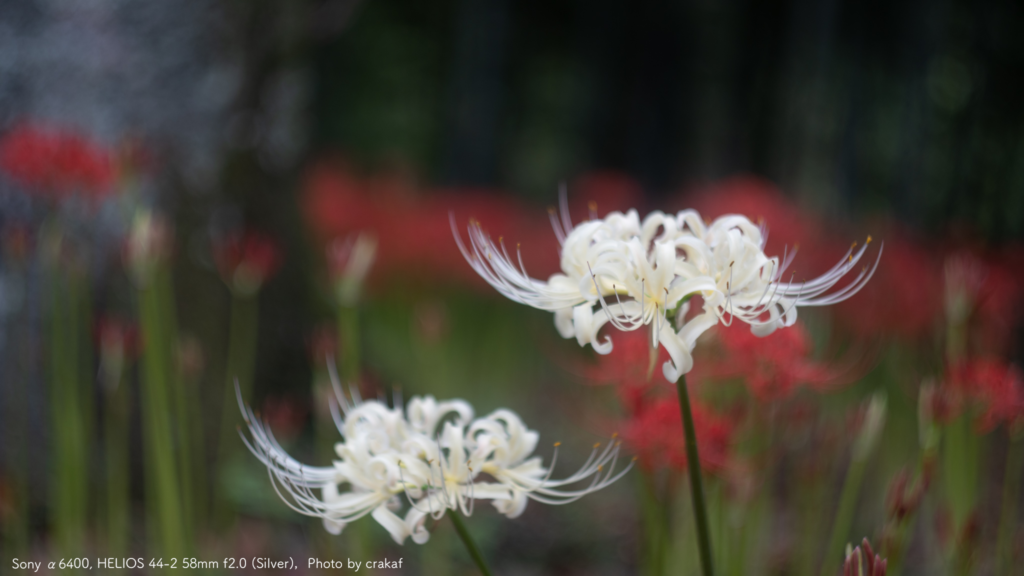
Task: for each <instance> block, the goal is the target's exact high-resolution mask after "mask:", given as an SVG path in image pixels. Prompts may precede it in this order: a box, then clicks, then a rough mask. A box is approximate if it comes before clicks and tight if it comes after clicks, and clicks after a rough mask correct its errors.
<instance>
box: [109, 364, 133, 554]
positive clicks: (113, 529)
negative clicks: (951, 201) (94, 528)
mask: <svg viewBox="0 0 1024 576" xmlns="http://www.w3.org/2000/svg"><path fill="white" fill-rule="evenodd" d="M113 377H114V378H115V381H113V382H110V383H109V385H108V386H107V387H106V414H105V419H104V431H103V432H104V444H105V446H104V448H105V452H106V455H107V458H106V462H107V502H106V504H107V518H106V532H107V540H106V546H107V553H108V554H110V555H111V556H113V557H122V556H124V555H125V554H127V552H128V531H129V526H128V522H129V521H128V518H129V515H128V490H129V488H128V438H129V436H128V405H129V403H128V390H127V386H126V384H125V382H124V373H123V371H120V372H119V373H118V374H116V375H114V376H113Z"/></svg>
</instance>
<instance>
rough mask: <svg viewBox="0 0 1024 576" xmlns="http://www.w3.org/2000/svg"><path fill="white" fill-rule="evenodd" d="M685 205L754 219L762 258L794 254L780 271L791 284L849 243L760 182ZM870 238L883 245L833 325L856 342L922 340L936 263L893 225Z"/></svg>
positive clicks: (714, 190) (727, 187) (937, 304)
mask: <svg viewBox="0 0 1024 576" xmlns="http://www.w3.org/2000/svg"><path fill="white" fill-rule="evenodd" d="M688 207H693V208H696V209H697V210H699V211H700V213H701V215H702V216H704V217H705V218H708V219H714V218H716V217H718V216H721V215H723V214H727V213H735V214H743V215H745V216H747V217H748V218H750V219H751V220H753V221H755V222H757V221H762V222H763V223H764V225H765V227H766V228H767V230H768V241H767V245H766V246H765V253H766V254H768V255H769V256H773V255H777V256H779V257H781V256H782V255H783V254H784V253H786V252H792V251H793V250H797V256H796V258H795V260H794V261H793V265H792V266H791V267H790V269H789V271H787V274H790V275H791V278H792V281H794V282H800V280H801V279H802V278H804V277H807V278H811V277H815V276H817V275H818V274H820V273H821V272H824V271H825V270H828V269H829V268H831V267H832V266H833V265H834V264H835V263H836V262H837V261H838V260H839V259H840V258H842V257H843V254H845V253H846V249H847V248H848V247H849V246H850V243H851V242H852V241H853V240H854V239H855V238H856V237H855V236H853V234H852V233H851V234H837V233H836V232H834V228H835V225H834V223H826V222H825V221H824V220H823V219H821V218H820V217H818V216H817V215H814V214H812V213H810V212H808V211H806V210H803V209H801V208H800V207H798V206H797V205H796V204H795V203H794V202H793V201H791V200H789V199H788V198H786V197H785V196H784V195H783V194H782V192H781V191H780V190H779V189H778V188H777V187H775V186H774V185H773V184H772V183H770V182H768V181H767V180H764V179H761V178H756V177H751V176H741V177H735V178H730V179H727V180H724V181H722V182H720V183H717V184H715V185H713V186H710V187H708V188H705V189H703V190H700V191H698V192H697V194H695V195H694V196H693V197H692V198H691V199H690V202H689V203H688ZM873 234H874V237H875V241H876V242H879V241H880V243H884V249H883V254H882V258H881V261H880V262H879V264H878V268H877V270H876V271H875V275H874V276H873V277H872V279H871V281H870V282H868V283H867V285H866V286H865V287H864V289H863V290H861V291H860V293H858V294H857V295H856V296H854V297H853V298H851V299H849V300H847V301H845V302H842V303H840V304H838V305H837V306H836V307H835V314H836V317H837V319H838V320H839V321H840V322H841V324H842V325H843V326H844V327H846V328H848V329H850V330H851V331H853V333H855V334H857V335H859V336H861V337H862V338H867V337H871V338H877V337H878V336H879V335H880V334H887V335H894V336H899V337H905V338H919V337H923V336H926V335H927V334H928V333H929V332H930V331H931V330H932V329H933V328H934V326H935V322H936V320H937V319H939V318H941V310H942V295H941V291H939V290H935V289H934V287H935V286H938V285H940V283H941V279H942V269H941V265H940V261H939V259H938V258H937V257H936V255H935V254H933V253H932V252H931V251H929V250H926V249H924V248H922V247H921V245H920V244H919V243H917V242H915V241H913V240H912V239H911V238H910V236H909V235H908V234H907V233H905V232H903V231H901V230H900V229H898V228H897V227H895V226H892V225H885V226H881V227H880V229H878V230H875V231H873ZM860 241H863V239H860Z"/></svg>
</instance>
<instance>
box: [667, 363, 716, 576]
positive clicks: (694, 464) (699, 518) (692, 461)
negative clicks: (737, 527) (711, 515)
mask: <svg viewBox="0 0 1024 576" xmlns="http://www.w3.org/2000/svg"><path fill="white" fill-rule="evenodd" d="M676 390H677V391H678V392H679V409H680V410H681V411H682V413H683V433H684V435H685V440H686V468H687V469H688V471H689V473H690V496H691V497H692V499H693V515H694V519H695V520H696V526H697V544H698V546H699V550H700V565H701V569H702V573H703V574H704V576H713V575H714V573H715V568H714V566H713V560H712V557H711V533H710V531H709V530H708V511H707V504H706V501H705V498H704V483H703V481H702V479H701V469H700V455H699V453H698V451H697V432H696V430H695V429H694V427H693V412H692V411H691V409H690V393H689V391H688V390H687V386H686V375H685V374H684V375H683V376H680V377H679V380H677V381H676Z"/></svg>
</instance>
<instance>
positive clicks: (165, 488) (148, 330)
mask: <svg viewBox="0 0 1024 576" xmlns="http://www.w3.org/2000/svg"><path fill="white" fill-rule="evenodd" d="M150 280H151V281H150V283H149V285H147V286H144V287H142V288H140V290H139V321H140V324H141V326H142V336H143V342H144V343H145V344H144V349H143V353H142V362H141V363H142V385H141V390H140V391H141V394H140V403H141V405H142V420H143V429H144V436H143V440H144V443H145V446H146V450H145V453H146V456H145V457H146V466H145V472H146V487H147V490H148V492H149V494H148V497H147V500H148V507H149V513H148V518H149V522H150V525H149V529H150V533H151V534H152V535H153V537H155V538H157V540H158V542H159V553H161V554H166V555H168V556H177V555H180V554H181V553H182V552H184V550H185V537H184V531H185V528H184V525H183V521H182V516H181V511H182V510H181V508H182V501H181V491H180V487H179V485H178V484H179V479H180V476H179V474H178V470H177V468H178V466H177V463H178V461H177V458H176V457H175V450H174V430H173V427H172V412H171V407H172V406H173V404H172V403H171V398H170V395H169V392H168V390H167V388H168V376H169V374H170V373H171V365H170V358H169V356H170V355H169V346H168V342H167V340H166V333H165V331H164V330H165V327H164V326H163V325H162V320H163V318H162V316H163V314H162V305H161V302H160V293H159V290H158V289H157V288H156V287H154V286H153V282H155V279H150Z"/></svg>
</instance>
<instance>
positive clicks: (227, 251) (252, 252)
mask: <svg viewBox="0 0 1024 576" xmlns="http://www.w3.org/2000/svg"><path fill="white" fill-rule="evenodd" d="M213 255H214V260H215V261H216V262H217V269H218V270H219V271H220V275H221V278H223V279H224V282H225V283H226V284H227V285H228V286H229V287H231V289H232V290H236V291H241V292H243V293H253V292H255V291H256V290H259V288H260V287H261V286H262V285H263V283H264V282H266V281H267V279H269V278H270V277H271V276H272V275H273V274H274V273H275V272H277V269H278V268H279V267H280V265H281V251H280V250H279V249H278V247H277V243H276V242H275V241H274V239H273V238H271V237H270V236H268V235H266V234H263V233H261V232H256V231H252V230H246V231H244V232H242V233H240V234H233V235H230V236H228V237H227V238H224V239H222V240H220V241H218V242H215V243H214V245H213Z"/></svg>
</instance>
